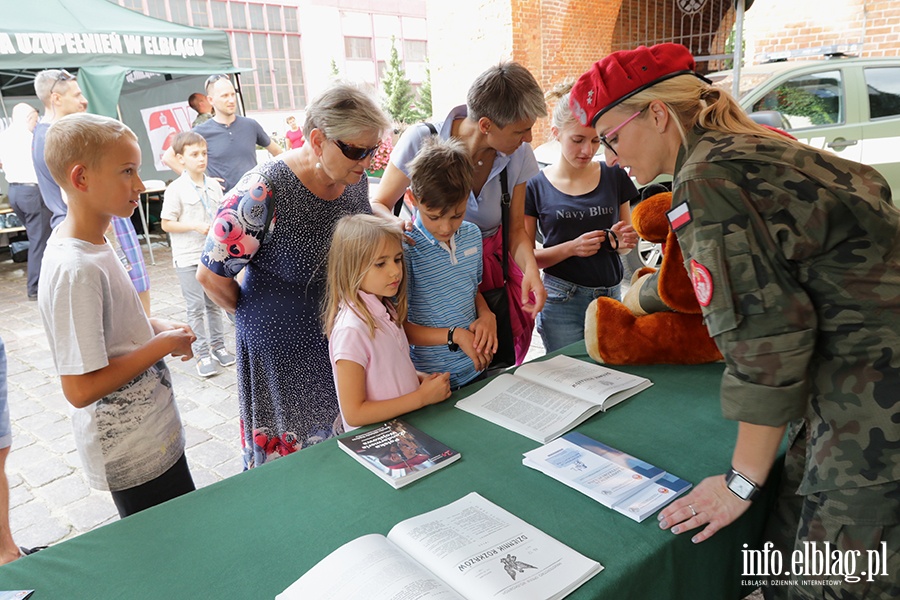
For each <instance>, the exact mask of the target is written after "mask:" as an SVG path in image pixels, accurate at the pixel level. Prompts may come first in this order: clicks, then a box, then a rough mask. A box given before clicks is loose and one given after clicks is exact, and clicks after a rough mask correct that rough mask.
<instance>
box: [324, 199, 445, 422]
mask: <svg viewBox="0 0 900 600" xmlns="http://www.w3.org/2000/svg"><path fill="white" fill-rule="evenodd" d="M401 239H402V234H401V232H400V230H399V229H398V228H397V227H396V226H395V225H394V224H392V223H390V222H388V221H386V220H385V219H382V218H381V217H374V216H372V215H352V216H349V217H344V218H343V219H341V220H340V221H339V222H338V224H337V227H336V228H335V231H334V239H333V241H332V243H331V250H330V252H329V254H328V291H327V293H326V298H325V307H324V311H323V312H324V320H325V334H326V335H327V336H328V351H329V355H330V356H331V367H332V370H333V372H334V385H335V388H337V395H338V402H339V403H340V408H341V416H342V418H343V419H344V428H345V430H347V431H350V430H351V429H355V428H357V427H360V426H362V425H368V424H370V423H380V422H381V421H386V420H388V419H393V418H394V417H398V416H400V415H402V414H406V413H408V412H411V411H413V410H416V409H417V408H421V407H423V406H426V405H428V404H435V403H437V402H441V401H442V400H446V399H447V398H448V397H449V396H450V375H449V373H432V374H430V375H422V376H421V377H420V376H419V374H417V373H416V369H415V367H414V366H413V364H412V361H411V360H410V358H409V342H407V340H406V333H405V332H404V331H403V327H402V324H403V322H404V321H405V320H406V280H405V277H404V271H405V267H404V264H403V246H402V244H401Z"/></svg>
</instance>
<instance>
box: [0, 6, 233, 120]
mask: <svg viewBox="0 0 900 600" xmlns="http://www.w3.org/2000/svg"><path fill="white" fill-rule="evenodd" d="M51 68H64V69H78V80H79V83H80V84H81V88H82V90H83V91H84V95H85V96H86V97H87V99H88V103H89V104H88V110H89V111H90V112H92V113H97V114H102V115H107V116H110V117H115V116H117V110H116V106H117V104H118V101H119V93H120V91H121V89H122V82H123V81H124V80H125V74H126V73H127V72H129V71H147V72H152V73H167V74H205V75H209V74H212V73H233V72H236V71H237V70H238V69H236V68H235V67H234V63H233V62H232V60H231V51H230V49H229V46H228V36H227V35H226V34H225V32H223V31H216V30H212V29H199V28H195V27H187V26H184V25H177V24H174V23H169V22H167V21H162V20H159V19H154V18H151V17H147V16H144V15H142V14H139V13H136V12H133V11H131V10H128V9H126V8H122V7H121V6H119V5H118V4H113V3H111V2H107V1H106V0H33V1H32V2H23V1H22V0H0V74H2V77H3V78H4V80H5V81H6V82H9V81H12V80H15V79H16V78H17V77H18V75H17V72H20V71H26V70H31V71H34V70H41V69H51ZM6 93H7V92H4V94H6ZM33 93H34V89H33V88H31V89H30V90H22V92H12V93H9V95H13V96H18V95H33Z"/></svg>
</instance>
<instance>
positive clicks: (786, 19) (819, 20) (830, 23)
mask: <svg viewBox="0 0 900 600" xmlns="http://www.w3.org/2000/svg"><path fill="white" fill-rule="evenodd" d="M744 36H745V38H746V49H745V50H746V56H747V58H746V60H745V64H756V63H759V62H762V61H763V60H764V59H765V58H766V57H767V55H772V54H775V55H779V54H785V53H792V54H794V55H796V54H797V53H802V52H804V51H806V52H808V51H811V50H813V49H818V48H822V47H827V46H834V45H838V46H839V45H846V44H857V45H858V46H859V50H858V51H857V52H854V53H855V54H859V55H860V56H865V57H869V56H897V55H898V54H900V2H897V1H896V0H792V2H791V3H790V4H789V5H787V4H786V3H785V2H783V1H782V0H756V1H755V2H754V3H753V7H752V8H751V10H749V11H747V15H746V18H745V27H744ZM809 58H821V56H818V55H812V56H810V57H809Z"/></svg>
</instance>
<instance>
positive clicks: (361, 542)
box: [275, 534, 464, 600]
mask: <svg viewBox="0 0 900 600" xmlns="http://www.w3.org/2000/svg"><path fill="white" fill-rule="evenodd" d="M310 598H315V599H316V600H413V599H415V600H464V599H463V598H462V597H461V596H460V595H459V594H457V593H456V592H455V591H453V590H452V589H450V588H449V587H447V586H446V585H445V584H444V583H443V582H442V581H441V580H440V579H438V578H437V577H435V576H434V575H433V574H431V573H429V572H428V571H426V570H425V569H423V568H422V566H421V565H419V564H418V563H416V562H415V561H414V560H412V559H411V558H410V557H409V556H407V555H406V554H404V553H403V551H402V550H400V549H399V548H397V547H396V546H395V545H394V544H393V543H391V542H390V541H389V540H388V539H387V538H385V537H384V536H383V535H378V534H371V535H366V536H363V537H360V538H357V539H355V540H353V541H352V542H348V543H346V544H344V545H343V546H341V547H340V548H338V549H337V550H335V551H334V552H332V553H331V554H329V555H328V556H326V557H325V558H323V559H322V560H321V561H319V563H318V564H316V566H314V567H313V568H312V569H310V570H309V571H308V572H307V573H306V574H305V575H303V577H301V578H300V579H298V580H297V581H295V582H294V583H293V584H291V586H290V587H289V588H287V589H286V590H284V591H283V592H282V593H280V594H278V596H276V597H275V600H309V599H310Z"/></svg>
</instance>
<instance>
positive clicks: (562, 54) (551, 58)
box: [511, 0, 622, 146]
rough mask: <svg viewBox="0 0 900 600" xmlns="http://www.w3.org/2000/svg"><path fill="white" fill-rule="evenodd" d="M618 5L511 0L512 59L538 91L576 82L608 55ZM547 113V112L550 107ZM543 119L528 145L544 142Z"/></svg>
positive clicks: (597, 0)
mask: <svg viewBox="0 0 900 600" xmlns="http://www.w3.org/2000/svg"><path fill="white" fill-rule="evenodd" d="M621 3H622V0H512V2H511V4H512V17H513V18H512V24H513V32H512V47H513V51H512V58H513V60H516V61H518V62H521V63H522V64H524V65H525V66H527V67H528V69H529V70H530V71H531V72H532V73H533V74H534V76H535V79H537V80H538V83H540V84H541V87H543V88H544V90H550V89H552V88H553V87H554V86H555V85H556V84H558V83H561V82H563V81H565V80H567V79H576V78H577V77H578V76H579V75H581V74H582V73H584V72H585V71H587V69H588V68H589V67H590V66H591V65H592V64H593V63H594V62H596V61H597V60H599V59H600V58H602V57H603V56H606V55H607V54H609V53H610V52H611V51H612V45H611V40H612V37H613V30H614V29H615V25H616V20H617V18H618V15H619V7H620V5H621ZM547 108H548V110H549V111H552V109H553V103H552V102H551V103H549V105H548V107H547ZM549 131H550V126H549V120H548V119H540V120H538V122H537V123H536V124H535V129H534V144H533V145H535V146H538V145H540V144H542V143H544V142H545V141H547V139H548V136H549Z"/></svg>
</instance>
